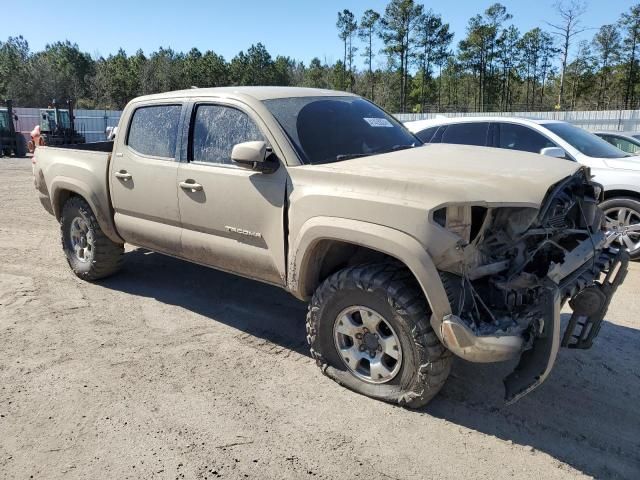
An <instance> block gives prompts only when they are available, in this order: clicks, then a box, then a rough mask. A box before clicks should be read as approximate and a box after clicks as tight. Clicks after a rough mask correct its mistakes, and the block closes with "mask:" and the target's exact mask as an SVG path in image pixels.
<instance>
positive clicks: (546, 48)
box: [0, 0, 640, 112]
mask: <svg viewBox="0 0 640 480" xmlns="http://www.w3.org/2000/svg"><path fill="white" fill-rule="evenodd" d="M587 7H588V5H587V3H586V2H585V1H583V0H559V1H558V3H556V4H555V10H554V12H550V18H549V20H548V21H547V22H545V23H544V25H543V26H541V27H536V28H533V29H532V30H529V31H527V32H524V33H523V32H521V31H520V30H519V29H518V28H517V27H516V26H515V25H514V24H513V22H512V21H513V15H512V14H511V13H510V12H509V11H508V10H507V8H506V7H505V6H504V5H502V4H500V3H494V4H492V5H489V6H488V8H486V9H485V10H484V11H482V12H479V13H478V14H476V15H474V16H473V17H471V18H470V19H469V22H468V25H467V28H466V32H465V35H464V37H463V38H462V39H461V40H460V41H459V42H458V43H457V45H454V44H453V38H454V34H453V32H452V31H451V28H450V25H449V24H448V23H446V21H445V19H444V18H443V16H442V15H441V14H439V13H436V12H434V11H432V10H428V9H426V8H425V6H424V5H423V4H421V3H418V2H416V1H414V0H390V1H389V3H388V4H387V6H386V8H385V9H384V11H382V12H376V11H374V10H371V9H367V10H365V11H364V12H362V14H361V15H360V16H359V17H358V16H356V14H355V13H354V12H351V11H350V10H347V9H344V10H342V11H340V12H338V13H337V20H336V29H337V36H338V38H339V39H340V40H341V42H342V47H343V48H342V51H341V52H340V57H341V58H340V59H338V60H337V61H335V62H327V61H326V60H322V59H320V58H318V57H315V58H313V59H312V60H311V61H310V62H309V63H308V64H304V63H303V62H301V61H299V60H296V59H293V58H290V57H286V56H281V55H277V56H275V57H273V56H272V55H271V54H270V53H269V52H268V51H267V49H266V47H265V46H264V45H263V44H262V43H258V44H255V45H252V46H251V47H250V48H248V49H247V50H246V51H241V52H239V53H238V54H237V55H236V56H234V57H233V58H232V59H231V60H230V61H227V60H226V59H225V58H223V57H222V56H221V55H219V54H217V53H215V52H214V51H212V50H207V51H205V52H201V51H200V50H198V49H197V48H193V49H191V50H190V51H189V52H187V53H184V52H176V51H174V50H172V49H171V48H160V49H158V50H157V51H154V52H152V53H150V54H148V55H147V54H145V53H144V52H143V51H141V50H139V51H137V52H136V53H135V54H133V55H128V54H127V53H126V52H125V51H124V50H123V49H120V50H119V51H118V52H117V53H115V54H111V55H109V56H107V57H103V56H100V57H98V58H93V57H92V56H91V55H89V54H88V53H86V52H83V51H82V50H80V48H79V46H78V45H77V44H75V43H71V42H69V41H59V42H56V43H52V44H49V45H47V46H46V47H45V48H44V49H43V50H42V51H37V52H32V51H31V50H30V48H29V44H28V42H27V41H26V40H25V39H24V38H23V37H22V36H19V37H9V38H8V39H7V40H6V41H4V42H3V41H0V98H12V99H13V100H14V102H15V104H16V105H18V106H25V107H26V106H34V107H35V106H43V105H46V104H48V103H50V102H51V100H52V99H54V98H57V99H67V98H73V99H75V100H76V104H77V105H78V106H79V107H81V108H100V109H102V108H106V109H122V108H123V107H124V105H125V104H126V103H127V102H128V101H129V100H131V99H132V98H134V97H136V96H139V95H145V94H150V93H157V92H163V91H168V90H176V89H182V88H189V87H191V86H198V87H217V86H226V85H284V86H305V87H319V88H331V89H336V90H346V91H351V92H355V93H358V94H360V95H362V96H365V97H367V98H370V99H372V100H373V101H375V102H376V103H378V104H380V105H381V106H383V107H384V108H386V109H387V110H389V111H393V112H428V111H461V112H462V111H478V112H483V111H497V110H500V111H515V110H525V111H531V110H551V109H557V110H566V109H570V110H586V109H617V108H628V109H630V108H640V91H639V88H638V87H639V86H638V84H639V83H640V79H639V77H640V75H639V74H638V72H639V70H640V61H639V59H638V56H639V52H638V50H639V48H640V45H639V42H640V4H637V5H634V6H632V7H631V8H630V9H629V10H628V11H625V12H622V13H621V14H620V17H619V20H618V21H617V22H616V23H613V24H608V25H602V26H600V27H599V28H593V27H592V26H588V25H584V23H583V18H582V17H583V15H584V13H585V12H586V9H587ZM587 31H588V33H590V36H591V37H592V38H591V40H582V41H580V42H576V38H577V37H578V35H580V34H583V33H584V32H587ZM359 59H360V61H358V60H359ZM358 65H360V66H358Z"/></svg>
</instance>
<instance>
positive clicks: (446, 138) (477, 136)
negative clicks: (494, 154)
mask: <svg viewBox="0 0 640 480" xmlns="http://www.w3.org/2000/svg"><path fill="white" fill-rule="evenodd" d="M488 132H489V122H478V123H473V122H465V123H455V124H453V125H448V126H447V128H446V130H445V131H444V133H443V134H442V140H441V142H442V143H456V144H459V145H477V146H480V147H484V146H486V145H487V134H488Z"/></svg>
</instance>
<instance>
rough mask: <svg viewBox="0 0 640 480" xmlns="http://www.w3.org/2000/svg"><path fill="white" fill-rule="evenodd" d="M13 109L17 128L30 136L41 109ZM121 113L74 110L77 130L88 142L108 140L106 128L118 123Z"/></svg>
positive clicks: (26, 135) (37, 121)
mask: <svg viewBox="0 0 640 480" xmlns="http://www.w3.org/2000/svg"><path fill="white" fill-rule="evenodd" d="M62 108H64V107H62ZM13 110H14V112H15V114H16V115H17V116H18V124H17V128H16V130H18V131H20V132H21V133H22V134H23V135H24V136H25V137H27V138H29V132H31V130H33V127H35V126H36V125H38V124H39V123H40V109H39V108H19V107H18V108H14V109H13ZM121 113H122V112H120V111H118V110H74V111H73V114H74V116H75V117H76V130H78V132H80V133H82V134H83V135H84V136H85V138H86V141H87V142H100V141H103V140H106V138H107V137H106V135H105V130H106V129H107V127H115V126H116V125H118V121H119V120H120V114H121Z"/></svg>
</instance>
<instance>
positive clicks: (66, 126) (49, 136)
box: [29, 100, 86, 152]
mask: <svg viewBox="0 0 640 480" xmlns="http://www.w3.org/2000/svg"><path fill="white" fill-rule="evenodd" d="M67 106H68V109H66V110H64V109H60V108H58V105H57V103H56V101H55V100H54V101H53V102H52V108H46V109H41V110H40V135H39V137H38V138H37V139H35V140H32V141H31V142H29V151H30V152H33V151H34V150H35V148H36V147H37V146H44V145H50V146H60V145H77V144H82V143H85V141H86V140H85V136H84V135H83V134H82V133H79V132H78V131H76V126H75V116H74V115H73V102H72V101H71V100H68V101H67ZM36 142H37V144H36Z"/></svg>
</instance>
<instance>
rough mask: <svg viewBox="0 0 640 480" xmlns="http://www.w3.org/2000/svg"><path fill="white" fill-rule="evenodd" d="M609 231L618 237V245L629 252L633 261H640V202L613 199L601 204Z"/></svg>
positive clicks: (623, 198) (629, 199) (628, 199)
mask: <svg viewBox="0 0 640 480" xmlns="http://www.w3.org/2000/svg"><path fill="white" fill-rule="evenodd" d="M600 208H601V209H602V211H603V212H604V215H605V220H606V228H607V231H609V232H610V233H613V234H615V235H617V239H616V243H617V244H619V246H620V247H622V248H625V249H626V250H627V251H628V252H629V256H630V257H631V259H632V260H638V259H640V202H639V201H638V200H635V199H633V198H625V197H619V198H611V199H609V200H605V201H604V202H602V203H601V204H600Z"/></svg>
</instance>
